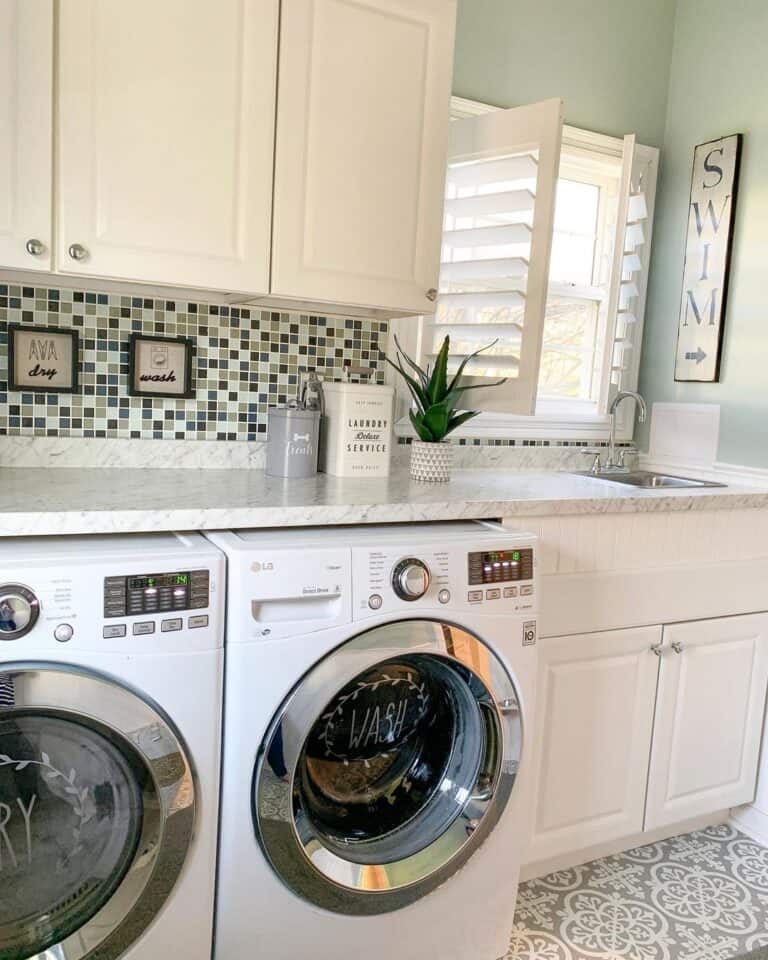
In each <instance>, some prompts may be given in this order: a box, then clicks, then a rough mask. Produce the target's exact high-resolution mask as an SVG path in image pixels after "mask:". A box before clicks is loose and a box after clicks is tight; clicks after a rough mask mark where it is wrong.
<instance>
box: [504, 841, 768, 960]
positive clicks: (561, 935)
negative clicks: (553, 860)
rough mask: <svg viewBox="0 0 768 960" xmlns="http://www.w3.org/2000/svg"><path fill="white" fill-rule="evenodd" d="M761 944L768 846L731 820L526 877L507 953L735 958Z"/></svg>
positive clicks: (511, 957) (557, 958) (544, 957)
mask: <svg viewBox="0 0 768 960" xmlns="http://www.w3.org/2000/svg"><path fill="white" fill-rule="evenodd" d="M763 947H768V849H766V848H765V847H761V846H759V845H758V844H756V843H754V842H753V841H752V840H750V839H748V838H747V837H745V836H744V835H743V834H741V833H738V832H737V831H736V830H733V829H732V828H731V827H730V826H727V825H723V826H719V827H710V828H709V829H707V830H701V831H699V832H696V833H688V834H684V835H683V836H680V837H674V838H673V839H671V840H665V841H663V842H661V843H652V844H649V845H648V846H645V847H638V848H637V849H635V850H629V851H627V852H626V853H622V854H619V855H617V856H613V857H605V858H604V859H602V860H595V861H594V862H592V863H587V864H584V865H583V866H579V867H574V868H573V869H571V870H562V871H560V872H559V873H552V874H549V875H548V876H546V877H540V878H539V879H537V880H531V881H529V882H528V883H524V884H521V886H520V891H519V893H518V899H517V910H516V912H515V925H514V929H513V931H512V936H511V939H510V944H509V950H508V952H507V954H506V957H505V960H733V958H736V957H743V956H745V955H747V954H750V953H752V952H753V951H758V953H757V954H756V956H762V951H761V950H760V948H763ZM766 953H768V951H766Z"/></svg>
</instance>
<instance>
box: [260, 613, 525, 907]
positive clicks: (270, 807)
mask: <svg viewBox="0 0 768 960" xmlns="http://www.w3.org/2000/svg"><path fill="white" fill-rule="evenodd" d="M416 625H421V632H422V633H423V632H424V628H426V630H427V632H428V633H429V634H430V637H429V639H430V641H431V642H429V643H428V644H426V645H425V644H424V640H425V639H426V638H425V637H423V636H422V637H421V638H420V642H419V641H418V640H416V641H415V642H414V646H413V648H412V649H409V650H389V649H387V648H386V646H384V647H382V645H381V643H380V642H379V640H378V639H377V637H376V635H377V634H378V636H379V637H381V635H382V633H383V632H384V630H386V629H387V628H392V627H401V628H402V627H403V626H407V627H410V628H411V629H414V628H415V627H416ZM457 633H458V634H460V635H461V636H460V640H461V645H460V647H459V648H457V646H456V645H455V643H454V640H455V639H457V637H456V634H457ZM341 654H348V655H351V664H350V665H349V667H347V668H344V669H340V665H339V656H340V655H341ZM414 655H416V656H418V655H430V656H432V657H438V658H440V659H442V660H444V661H445V662H446V663H448V664H451V663H453V664H455V665H457V666H459V667H461V668H463V669H464V670H468V671H469V672H470V674H471V676H472V677H473V678H475V679H476V680H477V681H478V683H480V684H481V685H482V687H483V689H484V690H485V691H486V694H487V698H486V706H487V707H489V708H490V709H491V710H492V711H493V714H494V717H495V722H496V725H497V728H498V732H499V734H500V743H501V749H500V751H499V756H498V763H497V766H496V771H495V777H494V781H493V784H492V786H491V788H490V790H487V789H486V790H484V791H483V793H482V794H476V795H474V796H471V797H469V799H468V802H467V804H466V806H465V808H464V809H463V810H462V812H461V813H460V814H459V815H458V817H457V818H456V821H457V823H459V822H460V823H461V825H462V826H463V827H464V831H463V832H462V837H461V839H460V840H459V839H458V838H457V834H458V833H459V831H458V830H457V831H454V832H453V836H452V838H451V841H450V842H448V843H446V842H445V838H447V837H448V831H446V833H445V834H444V835H443V836H442V837H440V838H438V840H436V841H434V842H433V843H432V844H430V845H429V846H428V847H425V848H424V850H422V851H419V853H417V854H416V855H414V856H411V857H407V858H405V859H403V860H400V861H397V863H396V866H397V870H398V873H399V874H400V875H401V876H403V877H404V879H402V881H398V882H397V884H396V885H392V886H390V887H387V888H384V889H376V890H372V889H369V888H366V887H365V886H364V885H363V884H362V883H361V882H360V881H359V878H358V880H357V881H355V882H352V883H346V882H344V881H342V880H341V876H342V875H343V874H344V872H345V867H346V868H348V866H349V864H350V861H348V860H345V859H344V858H343V857H341V856H338V855H337V854H335V853H334V852H333V851H331V850H329V848H328V846H327V845H326V844H323V843H322V842H321V839H320V837H319V834H318V832H317V831H316V830H315V829H314V826H313V824H312V822H311V820H310V819H309V817H308V816H307V815H306V812H305V811H304V810H303V809H302V806H301V801H300V797H299V796H298V792H297V790H296V789H295V778H296V766H297V763H298V759H299V755H300V750H299V749H297V748H296V746H295V745H294V747H293V748H289V750H288V752H289V753H292V754H293V761H292V765H291V767H289V771H288V772H289V775H288V777H287V778H286V779H285V780H284V781H281V782H280V783H275V782H273V783H272V784H271V790H272V796H271V797H270V796H268V795H267V794H266V792H265V777H264V773H265V763H266V760H267V756H268V754H269V752H270V748H271V747H272V745H273V743H274V741H275V740H276V738H277V737H278V735H284V734H285V720H286V718H287V717H291V718H292V719H293V721H294V722H295V720H296V716H297V714H298V715H300V716H303V722H301V723H300V725H299V726H298V727H296V729H295V730H294V732H293V734H292V737H293V738H294V741H295V743H299V742H301V743H303V742H304V741H306V739H307V737H308V735H309V732H310V730H311V728H312V726H313V725H314V723H315V721H316V719H317V716H318V715H319V712H320V710H322V709H323V708H324V707H325V706H326V704H327V703H328V702H329V701H330V700H331V699H332V697H333V696H334V695H335V693H336V692H337V691H338V690H340V689H341V688H342V687H343V686H344V685H345V684H346V683H348V682H349V681H351V680H353V679H354V678H355V677H356V676H357V675H358V674H359V673H360V672H361V671H362V670H365V669H366V668H370V667H372V666H375V665H377V664H379V663H382V662H383V661H386V660H387V659H390V658H393V657H397V656H411V657H412V656H414ZM478 655H481V656H485V657H486V658H487V662H488V667H489V669H490V673H491V676H490V678H489V680H490V682H489V683H486V681H485V680H482V679H481V678H480V677H479V676H478V675H477V673H476V672H475V670H474V668H473V664H474V663H475V662H477V660H478ZM308 687H309V688H311V690H310V691H309V693H306V691H307V689H308ZM519 703H520V698H519V694H518V691H517V689H516V688H515V684H514V681H513V680H512V678H511V677H510V675H509V673H508V671H507V669H506V668H505V666H504V665H503V663H502V662H501V660H500V659H499V657H498V655H497V654H496V653H495V652H494V651H493V649H492V648H491V647H489V646H488V645H486V644H485V643H483V641H482V640H480V639H479V638H478V637H477V636H476V635H474V634H472V633H470V632H469V631H468V630H467V628H466V627H463V626H459V625H456V624H452V623H449V622H447V621H444V620H432V619H428V618H414V619H412V620H396V621H389V622H387V623H385V624H379V625H378V626H375V627H372V628H370V629H369V630H366V631H365V632H363V633H360V634H358V635H357V636H355V637H353V638H351V639H349V640H347V641H346V642H344V643H342V644H341V645H340V646H339V647H337V648H336V649H335V650H333V651H331V652H330V653H328V654H327V655H326V656H325V657H324V658H323V659H322V660H321V661H319V663H317V664H316V665H315V666H314V667H313V668H311V669H310V670H309V671H308V673H307V674H306V675H305V676H304V677H303V678H302V679H301V680H300V681H299V683H298V684H297V685H296V686H295V687H294V689H293V691H292V692H291V693H290V694H289V695H288V697H287V698H286V699H285V700H284V702H283V704H282V705H281V707H280V709H279V710H278V711H277V713H276V715H275V717H274V718H273V720H272V723H271V724H270V727H269V729H268V731H267V734H266V736H265V738H264V740H263V742H262V744H261V747H260V749H259V753H258V756H257V760H256V765H255V768H254V774H253V783H252V790H251V801H252V813H253V821H254V828H255V832H256V836H257V839H258V841H259V843H260V845H261V847H262V849H263V850H264V852H265V854H266V856H267V858H268V860H269V861H270V863H271V865H272V867H273V869H274V870H275V872H276V873H277V875H278V876H279V877H280V879H281V880H282V881H283V882H284V883H285V884H286V885H287V886H288V887H289V888H290V889H292V890H293V891H294V892H295V893H297V894H299V895H300V896H302V897H303V898H304V899H307V900H309V901H310V902H311V903H314V904H316V905H318V906H321V907H324V908H326V909H329V910H332V911H334V912H337V913H345V914H351V915H366V914H368V915H370V914H377V913H384V912H388V911H391V910H397V909H400V908H401V907H403V906H406V905H408V904H410V903H413V902H414V901H416V900H418V899H420V898H421V897H423V896H425V895H426V894H427V893H428V892H429V891H431V890H433V889H434V888H436V887H437V886H439V885H440V884H442V883H443V882H444V881H445V880H447V879H448V877H450V876H451V875H452V874H453V873H455V872H456V871H457V870H458V869H459V868H460V867H461V866H462V865H463V864H464V863H465V862H466V861H467V860H468V859H469V858H470V857H471V856H472V855H473V854H474V853H475V851H476V850H477V849H478V848H479V847H480V845H481V844H482V843H483V841H484V840H485V838H486V837H487V836H488V834H489V833H490V832H491V831H492V830H493V828H494V827H495V825H496V823H497V822H498V820H499V818H500V817H501V815H502V813H503V811H504V808H505V807H506V805H507V803H508V801H509V799H510V795H511V792H512V789H513V786H514V782H515V778H516V775H517V769H518V766H519V763H520V758H521V753H522V742H523V721H522V716H521V712H520V710H519V709H518V705H519ZM312 704H314V705H315V706H316V710H313V709H312ZM275 790H277V791H279V797H278V802H277V803H276V802H275V796H274V791H275ZM286 828H289V829H286ZM318 853H320V854H321V857H322V860H323V861H324V862H323V863H322V864H318V856H317V855H318ZM425 853H426V854H427V855H428V859H429V857H430V856H431V857H432V859H431V860H429V862H427V863H425V857H424V854H425ZM392 865H393V864H392V862H389V863H388V864H386V865H384V864H368V866H371V867H372V868H373V869H374V870H376V869H384V868H385V867H391V866H392ZM346 872H347V873H348V872H349V871H348V870H347V871H346Z"/></svg>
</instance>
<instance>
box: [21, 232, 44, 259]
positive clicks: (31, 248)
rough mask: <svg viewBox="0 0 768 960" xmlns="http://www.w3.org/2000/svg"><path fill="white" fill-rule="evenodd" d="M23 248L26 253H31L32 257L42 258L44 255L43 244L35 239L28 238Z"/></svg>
mask: <svg viewBox="0 0 768 960" xmlns="http://www.w3.org/2000/svg"><path fill="white" fill-rule="evenodd" d="M24 246H25V247H26V250H27V253H31V254H32V256H33V257H42V255H43V254H44V253H45V244H44V243H43V241H42V240H37V239H36V238H35V237H30V238H29V240H27V242H26V243H25V244H24Z"/></svg>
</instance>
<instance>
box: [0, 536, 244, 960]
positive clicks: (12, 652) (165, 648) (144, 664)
mask: <svg viewBox="0 0 768 960" xmlns="http://www.w3.org/2000/svg"><path fill="white" fill-rule="evenodd" d="M224 575H225V570H224V557H223V556H222V555H221V553H220V552H219V551H218V550H216V548H215V547H213V546H212V545H211V544H210V543H209V542H208V541H206V540H205V539H204V538H202V537H201V536H199V535H197V534H190V535H175V534H168V535H146V536H143V535H142V536H134V537H125V536H120V537H117V536H115V537H81V538H74V537H55V538H48V537H38V538H35V539H8V540H0V890H1V891H2V893H0V958H2V960H22V958H36V960H161V958H171V957H179V958H182V957H183V958H184V960H208V958H210V955H211V947H212V922H213V898H214V881H215V859H216V828H217V812H218V811H217V805H218V786H219V780H218V770H219V756H220V753H219V751H220V726H221V723H220V716H221V688H222V672H223V613H224V609H223V600H224Z"/></svg>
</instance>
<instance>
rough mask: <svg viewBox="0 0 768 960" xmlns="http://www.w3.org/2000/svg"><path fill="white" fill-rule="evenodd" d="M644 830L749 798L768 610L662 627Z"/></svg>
mask: <svg viewBox="0 0 768 960" xmlns="http://www.w3.org/2000/svg"><path fill="white" fill-rule="evenodd" d="M664 649H665V653H664V665H663V668H662V671H661V677H660V680H659V693H658V702H657V705H656V726H655V730H654V738H653V754H652V757H651V768H650V777H649V781H648V806H647V810H646V816H645V828H646V830H652V829H654V828H655V827H663V826H666V825H667V824H671V823H678V822H680V821H682V820H685V819H687V818H689V817H695V816H698V815H699V814H702V813H711V812H715V811H717V810H726V809H728V808H729V807H734V806H737V805H738V804H741V803H749V802H750V801H751V800H752V799H753V798H754V794H755V783H756V780H757V765H758V755H759V751H760V737H761V733H762V728H763V712H764V709H765V694H766V682H767V680H768V614H765V613H761V614H754V615H751V616H745V617H726V618H723V619H719V620H702V621H698V622H694V623H681V624H676V625H675V626H671V627H665V628H664Z"/></svg>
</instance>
